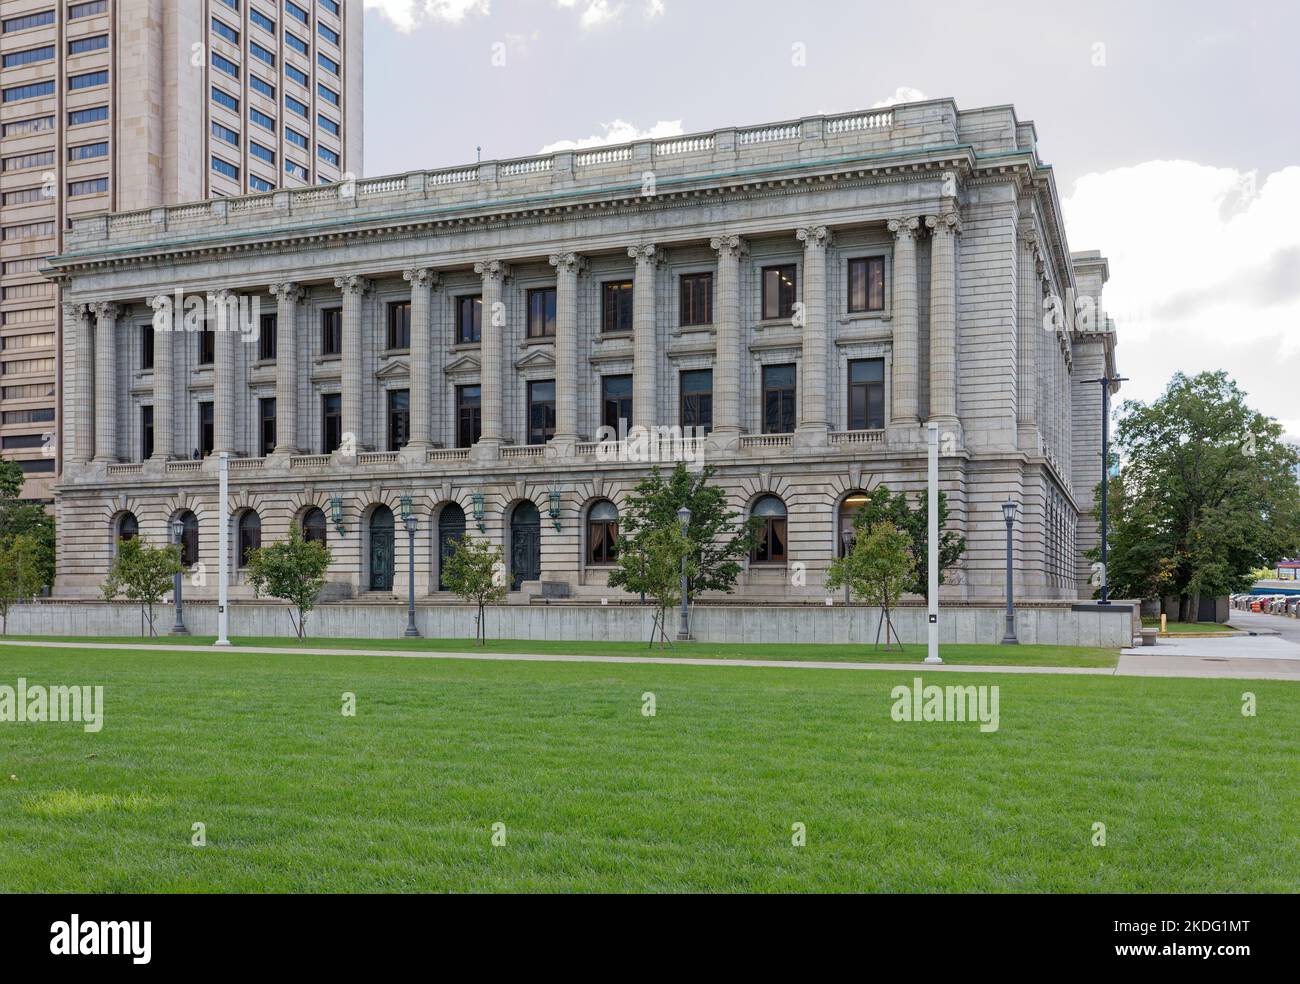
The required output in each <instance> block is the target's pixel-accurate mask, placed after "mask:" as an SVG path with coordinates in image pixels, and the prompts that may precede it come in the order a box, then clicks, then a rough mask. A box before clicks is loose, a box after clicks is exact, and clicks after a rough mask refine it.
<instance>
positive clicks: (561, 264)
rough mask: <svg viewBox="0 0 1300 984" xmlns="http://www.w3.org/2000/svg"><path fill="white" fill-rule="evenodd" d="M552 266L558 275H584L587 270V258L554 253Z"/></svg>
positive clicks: (573, 254)
mask: <svg viewBox="0 0 1300 984" xmlns="http://www.w3.org/2000/svg"><path fill="white" fill-rule="evenodd" d="M551 266H553V267H555V269H556V272H558V273H573V274H578V273H582V272H583V271H584V270H586V269H587V258H586V257H585V256H579V255H578V254H577V253H552V254H551Z"/></svg>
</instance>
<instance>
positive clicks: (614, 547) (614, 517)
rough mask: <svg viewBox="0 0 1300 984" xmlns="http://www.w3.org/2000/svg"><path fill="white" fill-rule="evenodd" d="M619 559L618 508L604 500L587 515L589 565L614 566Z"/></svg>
mask: <svg viewBox="0 0 1300 984" xmlns="http://www.w3.org/2000/svg"><path fill="white" fill-rule="evenodd" d="M617 558H618V507H617V506H615V505H614V503H612V502H610V501H609V500H608V499H602V500H600V502H597V503H596V504H595V505H593V506H592V507H591V510H590V511H589V512H588V513H587V563H588V564H612V563H614V561H615V560H616V559H617Z"/></svg>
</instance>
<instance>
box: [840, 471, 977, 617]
mask: <svg viewBox="0 0 1300 984" xmlns="http://www.w3.org/2000/svg"><path fill="white" fill-rule="evenodd" d="M882 523H890V524H892V525H893V526H894V528H895V529H898V530H902V531H903V532H904V533H906V534H907V535H908V537H909V538H910V539H911V542H912V557H913V559H914V560H915V564H914V566H913V569H912V575H911V578H910V579H909V580H908V583H907V586H906V590H907V591H909V592H911V593H912V594H918V595H925V596H927V597H928V596H929V593H930V553H929V550H930V493H929V491H928V490H927V489H922V490H921V493H920V495H918V496H917V501H916V507H915V508H913V507H912V506H911V504H910V503H909V502H908V501H907V493H905V492H899V493H897V494H894V493H891V492H890V491H889V489H888V488H887V487H886V486H884V485H878V486H876V487H875V488H874V489H872V490H871V491H870V492H868V493H867V501H866V502H865V503H863V504H862V507H861V508H860V509H858V511H857V512H856V513H854V515H853V538H854V541H855V542H856V541H857V540H860V539H861V538H862V537H863V536H864V535H865V534H867V533H869V532H871V531H872V530H873V529H875V528H876V527H877V526H879V525H880V524H882ZM947 525H948V496H947V495H945V494H944V493H943V492H940V493H939V583H940V584H943V583H944V576H943V575H944V572H945V571H947V570H948V569H949V568H951V567H952V566H953V565H954V564H956V563H957V561H959V560H960V559H961V555H962V554H964V553H965V552H966V538H965V537H964V536H962V535H961V534H959V533H954V532H953V531H951V530H945V529H944V527H945V526H947Z"/></svg>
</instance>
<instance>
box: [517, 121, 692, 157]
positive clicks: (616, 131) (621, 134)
mask: <svg viewBox="0 0 1300 984" xmlns="http://www.w3.org/2000/svg"><path fill="white" fill-rule="evenodd" d="M601 126H602V127H603V128H604V130H605V132H604V133H602V134H598V135H593V136H590V137H581V138H579V139H578V140H560V141H557V142H556V143H553V144H547V145H546V146H545V147H543V148H542V149H541V150H539V151H538V153H539V154H551V153H554V152H555V151H557V150H583V149H585V148H587V147H603V146H604V145H606V144H620V143H630V142H631V141H633V140H659V139H662V138H663V137H679V136H681V135H682V133H684V132H685V131H683V130H682V121H681V120H660V121H659V122H658V123H656V124H655V125H654V126H652V127H650V128H649V129H648V130H638V129H637V128H636V126H635V125H634V124H632V123H629V122H627V121H626V120H615V121H614V122H613V123H602V124H601Z"/></svg>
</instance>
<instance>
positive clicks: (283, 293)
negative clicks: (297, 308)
mask: <svg viewBox="0 0 1300 984" xmlns="http://www.w3.org/2000/svg"><path fill="white" fill-rule="evenodd" d="M267 291H268V292H269V293H270V295H271V296H272V297H274V298H275V299H276V300H277V301H288V302H289V303H290V304H298V303H299V302H301V301H302V299H303V298H304V297H306V296H307V290H306V288H305V287H303V286H302V284H298V283H294V282H293V281H292V280H286V281H284V282H283V283H279V284H271V286H270V287H268V288H267Z"/></svg>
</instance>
